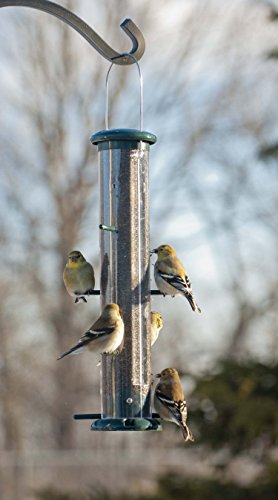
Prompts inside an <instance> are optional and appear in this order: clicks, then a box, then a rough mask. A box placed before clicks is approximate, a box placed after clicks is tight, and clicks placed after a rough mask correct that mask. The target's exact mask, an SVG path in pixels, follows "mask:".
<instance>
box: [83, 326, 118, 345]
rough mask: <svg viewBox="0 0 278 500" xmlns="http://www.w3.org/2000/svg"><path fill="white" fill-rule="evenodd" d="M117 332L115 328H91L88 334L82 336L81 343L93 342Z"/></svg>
mask: <svg viewBox="0 0 278 500" xmlns="http://www.w3.org/2000/svg"><path fill="white" fill-rule="evenodd" d="M114 330H115V327H114V326H113V327H103V328H94V329H92V328H90V330H88V331H87V332H85V333H84V335H82V337H81V338H80V341H79V342H83V343H84V342H86V341H87V342H86V343H88V342H91V341H92V340H95V339H98V338H100V337H105V336H106V335H111V333H113V332H114Z"/></svg>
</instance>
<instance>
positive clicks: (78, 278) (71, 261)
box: [63, 250, 95, 304]
mask: <svg viewBox="0 0 278 500" xmlns="http://www.w3.org/2000/svg"><path fill="white" fill-rule="evenodd" d="M63 279H64V283H65V287H66V289H67V291H68V293H69V295H71V296H72V297H76V298H75V302H74V303H75V304H77V303H78V302H79V301H80V300H83V301H84V302H87V300H86V298H85V297H84V295H90V294H91V293H92V291H93V290H94V287H95V274H94V269H93V267H92V266H91V264H90V263H89V262H87V261H86V259H85V257H83V255H82V253H81V252H79V251H78V250H73V251H72V252H70V253H69V256H68V260H67V263H66V267H65V269H64V273H63Z"/></svg>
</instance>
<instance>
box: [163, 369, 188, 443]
mask: <svg viewBox="0 0 278 500" xmlns="http://www.w3.org/2000/svg"><path fill="white" fill-rule="evenodd" d="M156 377H158V378H160V381H159V383H158V384H157V386H156V388H155V393H154V406H155V409H156V411H157V413H159V415H160V417H161V418H162V419H163V420H168V421H169V422H174V423H175V424H177V425H178V426H179V427H181V430H182V434H183V438H184V440H185V441H194V438H193V436H192V433H191V431H190V430H189V427H188V426H187V424H186V420H187V407H186V401H185V399H184V394H183V390H182V386H181V382H180V377H179V374H178V371H177V370H176V369H175V368H165V370H163V371H162V372H161V373H159V374H158V375H156Z"/></svg>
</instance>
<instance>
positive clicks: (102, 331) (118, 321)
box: [58, 304, 124, 359]
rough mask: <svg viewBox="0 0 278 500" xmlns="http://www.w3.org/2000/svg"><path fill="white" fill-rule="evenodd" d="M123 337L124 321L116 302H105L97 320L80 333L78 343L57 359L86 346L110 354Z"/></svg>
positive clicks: (92, 350)
mask: <svg viewBox="0 0 278 500" xmlns="http://www.w3.org/2000/svg"><path fill="white" fill-rule="evenodd" d="M123 337H124V323H123V320H122V316H121V311H120V308H119V306H118V304H107V305H106V306H105V307H104V309H103V311H102V313H101V316H100V317H99V318H98V320H97V321H96V322H95V323H94V324H93V325H92V326H91V328H89V330H88V331H87V332H85V333H84V335H82V337H81V338H80V340H79V342H78V344H76V345H75V346H74V347H72V348H71V349H70V350H69V351H67V352H65V353H64V354H62V355H61V356H59V358H58V359H62V358H64V357H65V356H67V355H68V354H77V353H79V352H81V351H83V350H84V349H85V348H87V349H88V350H89V351H91V352H97V353H104V352H105V353H108V354H111V353H112V352H114V351H115V350H116V349H118V347H120V345H121V343H122V340H123Z"/></svg>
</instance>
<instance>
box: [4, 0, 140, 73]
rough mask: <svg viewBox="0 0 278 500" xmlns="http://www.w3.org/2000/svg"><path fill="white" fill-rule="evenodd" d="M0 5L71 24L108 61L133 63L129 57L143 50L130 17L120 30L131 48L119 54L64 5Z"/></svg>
mask: <svg viewBox="0 0 278 500" xmlns="http://www.w3.org/2000/svg"><path fill="white" fill-rule="evenodd" d="M1 7H31V8H33V9H37V10H42V11H44V12H47V13H48V14H52V15H53V16H55V17H57V18H58V19H60V20H61V21H64V22H65V23H66V24H68V25H69V26H71V27H72V28H73V29H74V30H75V31H77V32H78V33H79V34H80V35H81V36H82V37H83V38H85V40H87V42H88V43H89V44H90V45H92V47H94V49H96V50H97V52H98V53H99V54H100V55H101V56H103V57H104V58H105V59H107V60H108V61H110V62H112V61H113V63H114V64H119V65H128V64H133V63H134V62H135V61H134V60H133V59H132V58H131V57H130V56H131V55H134V56H135V58H136V60H139V59H141V57H142V55H143V54H144V52H145V40H144V37H143V34H142V33H141V31H140V30H139V28H138V27H137V26H136V24H134V22H133V21H132V20H131V19H125V20H124V21H123V22H122V24H121V28H122V30H123V31H124V32H125V33H126V34H127V36H128V37H129V38H130V39H131V41H132V49H131V51H130V52H129V53H124V54H120V53H119V52H117V51H115V50H114V49H112V48H111V47H110V46H109V45H108V44H107V43H106V42H105V41H104V40H103V39H102V38H101V37H100V36H99V35H98V34H97V33H96V32H95V31H94V30H93V29H92V28H91V27H90V26H88V24H86V23H85V22H84V21H82V19H80V17H78V16H76V15H75V14H73V12H71V11H70V10H68V9H65V7H62V6H61V5H58V4H56V3H54V2H49V1H48V0H0V8H1Z"/></svg>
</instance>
